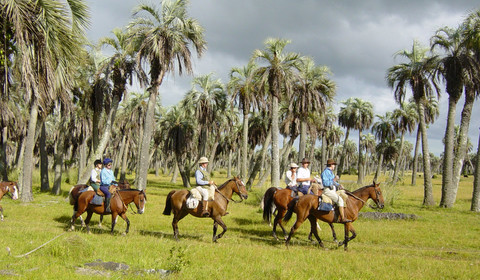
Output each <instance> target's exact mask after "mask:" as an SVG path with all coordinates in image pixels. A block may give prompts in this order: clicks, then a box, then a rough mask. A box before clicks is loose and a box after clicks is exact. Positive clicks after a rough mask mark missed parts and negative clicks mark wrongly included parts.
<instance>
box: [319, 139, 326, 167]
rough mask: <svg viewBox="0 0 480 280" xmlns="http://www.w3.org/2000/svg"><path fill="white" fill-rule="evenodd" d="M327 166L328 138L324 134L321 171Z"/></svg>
mask: <svg viewBox="0 0 480 280" xmlns="http://www.w3.org/2000/svg"><path fill="white" fill-rule="evenodd" d="M326 164H327V136H325V131H323V132H322V158H321V160H320V171H321V170H322V168H323V167H324V166H325V165H326Z"/></svg>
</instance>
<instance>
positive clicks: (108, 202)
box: [105, 197, 112, 213]
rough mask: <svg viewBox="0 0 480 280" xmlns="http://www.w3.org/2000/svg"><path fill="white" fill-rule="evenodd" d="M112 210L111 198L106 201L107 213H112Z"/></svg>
mask: <svg viewBox="0 0 480 280" xmlns="http://www.w3.org/2000/svg"><path fill="white" fill-rule="evenodd" d="M111 212H112V211H111V210H110V197H109V198H106V199H105V213H111Z"/></svg>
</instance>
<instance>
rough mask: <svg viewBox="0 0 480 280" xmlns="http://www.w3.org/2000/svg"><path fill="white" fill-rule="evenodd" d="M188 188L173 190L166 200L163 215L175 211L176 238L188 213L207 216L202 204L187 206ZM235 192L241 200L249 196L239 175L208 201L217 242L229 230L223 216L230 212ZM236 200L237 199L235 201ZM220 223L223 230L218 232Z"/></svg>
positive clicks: (219, 189)
mask: <svg viewBox="0 0 480 280" xmlns="http://www.w3.org/2000/svg"><path fill="white" fill-rule="evenodd" d="M189 193H190V192H189V191H188V190H173V191H171V192H170V193H168V195H167V199H166V201H165V209H164V210H163V215H167V216H168V215H170V214H171V213H172V212H173V220H172V228H173V237H174V238H175V240H177V241H178V240H179V239H178V222H179V221H180V220H181V219H183V218H184V217H185V216H187V215H188V214H190V215H192V216H195V217H198V218H205V217H203V216H202V207H201V204H200V205H199V206H198V207H197V208H194V209H189V208H187V205H186V201H187V198H188V196H189ZM233 193H236V194H237V195H238V196H239V197H240V199H241V201H243V200H244V199H247V198H248V193H247V189H246V188H245V184H244V183H243V182H242V180H240V179H239V178H238V177H233V178H232V179H229V180H227V181H226V182H225V183H223V184H222V185H221V186H220V187H218V189H216V191H215V197H214V200H213V201H212V202H209V203H208V212H209V213H210V215H209V216H207V217H210V218H212V219H213V238H212V241H213V242H217V240H218V239H220V238H221V237H222V236H223V235H224V234H225V232H226V231H227V226H226V225H225V223H224V222H223V220H222V216H225V215H226V214H228V213H227V212H226V211H227V206H228V203H229V202H230V201H234V200H233V199H232V196H233ZM234 202H235V201H234ZM218 225H220V226H221V227H222V229H223V231H222V232H221V233H220V234H219V235H216V234H217V227H218Z"/></svg>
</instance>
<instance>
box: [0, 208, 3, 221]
mask: <svg viewBox="0 0 480 280" xmlns="http://www.w3.org/2000/svg"><path fill="white" fill-rule="evenodd" d="M0 221H2V222H3V207H2V206H1V205H0Z"/></svg>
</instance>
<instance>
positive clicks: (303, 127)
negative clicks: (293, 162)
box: [298, 121, 307, 162]
mask: <svg viewBox="0 0 480 280" xmlns="http://www.w3.org/2000/svg"><path fill="white" fill-rule="evenodd" d="M306 146H307V123H306V122H305V121H301V122H300V141H299V143H298V162H301V161H302V159H303V158H304V157H305V149H306Z"/></svg>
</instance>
